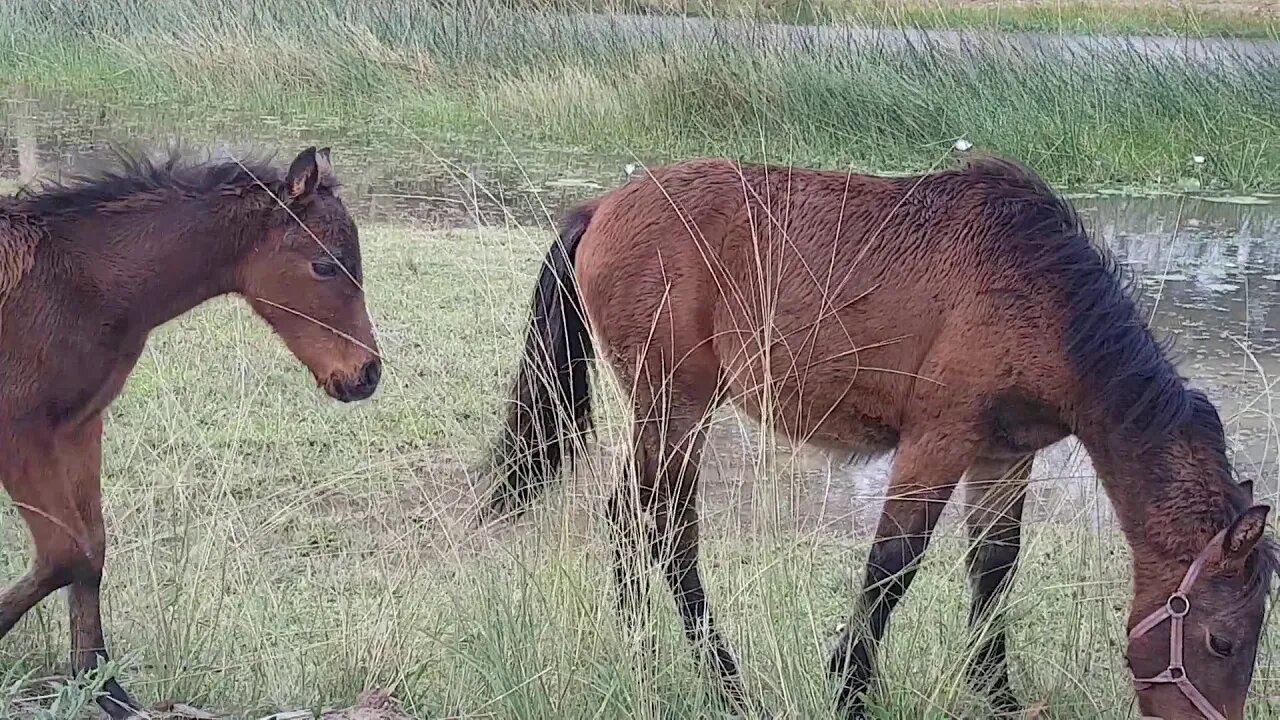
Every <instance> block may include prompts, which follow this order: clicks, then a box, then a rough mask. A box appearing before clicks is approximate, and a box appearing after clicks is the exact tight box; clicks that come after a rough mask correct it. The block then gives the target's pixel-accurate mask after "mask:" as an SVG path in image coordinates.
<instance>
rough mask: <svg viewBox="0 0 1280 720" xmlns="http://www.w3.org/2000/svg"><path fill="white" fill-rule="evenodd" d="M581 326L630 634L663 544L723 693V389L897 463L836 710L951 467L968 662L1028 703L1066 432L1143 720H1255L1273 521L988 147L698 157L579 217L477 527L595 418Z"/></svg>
mask: <svg viewBox="0 0 1280 720" xmlns="http://www.w3.org/2000/svg"><path fill="white" fill-rule="evenodd" d="M592 330H593V331H594V333H592V332H591V331H592ZM593 337H594V342H598V343H599V346H600V350H601V352H600V354H601V356H602V357H603V358H604V359H606V360H607V361H608V362H609V364H610V365H611V366H612V368H613V370H614V371H615V373H616V375H617V376H618V378H619V380H620V381H621V383H622V385H623V386H624V387H626V388H628V389H629V392H630V397H631V402H632V409H633V412H634V417H635V422H634V429H633V440H634V463H633V464H632V474H630V475H629V476H628V477H627V478H626V480H625V482H623V483H622V484H621V487H620V489H619V490H618V491H617V493H616V494H615V495H614V497H613V499H612V500H611V502H610V517H611V519H612V527H613V528H614V538H615V546H616V553H615V568H616V574H617V580H618V583H619V587H620V604H621V606H622V609H623V611H624V613H625V614H626V615H628V616H630V617H631V620H632V621H633V622H634V620H635V614H636V613H637V612H638V610H637V608H638V607H639V602H638V598H639V597H640V593H641V592H643V589H644V582H643V579H642V575H641V574H639V573H638V572H637V570H635V569H634V568H633V566H634V564H635V563H634V562H633V560H634V558H636V557H637V556H644V555H649V556H650V557H651V559H652V560H653V562H655V563H656V564H658V565H659V566H660V567H661V568H662V570H663V572H664V575H665V577H666V580H667V582H668V584H669V585H670V588H671V590H672V592H673V593H674V595H675V599H676V604H677V606H678V609H679V612H680V615H681V616H682V618H683V621H684V626H685V632H686V634H687V636H688V637H689V639H690V640H691V641H693V642H694V643H695V644H697V645H698V646H700V647H701V648H702V649H704V650H708V651H709V652H708V653H707V657H708V659H709V661H710V662H711V663H712V664H713V665H714V669H715V670H717V671H718V673H719V676H720V678H721V680H722V684H721V687H722V688H723V689H724V690H725V691H726V693H727V695H728V696H729V698H730V699H731V700H734V701H735V702H736V701H738V700H740V699H741V687H740V681H739V676H738V668H737V665H736V662H735V660H734V656H733V654H732V653H731V652H730V651H729V648H728V646H727V644H726V643H725V642H724V640H723V639H722V637H721V635H720V633H719V632H718V630H717V628H716V625H715V623H714V621H713V619H712V613H711V610H710V608H709V606H708V602H707V599H706V594H705V592H704V590H703V584H702V581H701V579H700V578H699V573H698V516H697V511H696V507H695V499H696V496H697V492H696V490H697V479H698V463H699V458H700V455H701V452H702V448H703V440H704V428H705V425H706V422H707V419H708V416H709V414H710V413H711V411H712V410H714V409H715V408H717V407H718V406H720V405H721V404H722V403H724V402H726V401H728V402H733V403H734V404H736V405H737V406H738V407H740V408H742V409H744V410H745V411H746V412H748V413H750V414H752V415H754V416H755V417H757V418H762V419H767V420H768V421H769V424H770V425H772V426H773V427H774V428H776V429H777V431H778V432H780V433H781V434H782V435H784V436H786V437H788V438H791V439H794V440H799V441H808V442H812V443H816V444H818V445H820V446H824V447H827V448H833V449H839V450H841V451H843V452H845V453H849V454H854V455H862V456H867V455H873V454H877V453H885V452H888V451H890V450H896V455H895V458H894V463H893V471H892V476H891V479H890V488H889V499H888V500H887V501H886V502H885V504H884V507H883V511H882V513H881V516H880V523H879V527H878V529H877V531H876V538H875V542H874V544H873V545H872V548H871V551H870V557H869V559H868V561H867V566H866V574H865V579H864V589H863V592H862V595H861V597H860V598H859V601H858V604H857V607H856V613H855V615H854V618H853V621H852V622H850V623H849V624H848V626H847V629H846V630H845V631H844V632H843V633H842V635H841V637H840V639H839V642H838V644H837V648H836V650H835V651H834V652H833V654H832V655H831V659H830V671H831V672H832V673H833V674H834V675H835V676H836V679H837V681H838V682H839V685H840V690H839V693H838V696H839V697H838V700H839V706H840V707H841V708H843V711H844V712H846V713H848V714H849V715H851V716H857V715H860V714H862V713H863V712H865V708H864V705H863V703H864V699H863V697H862V694H863V692H864V690H866V688H867V687H868V683H869V682H870V680H871V678H872V675H873V665H874V662H875V655H876V649H877V647H878V645H879V642H880V639H881V638H882V636H883V634H884V632H885V630H886V627H887V625H888V622H889V617H890V614H891V613H892V611H893V608H894V606H895V605H896V604H897V603H898V601H899V600H900V599H901V598H902V596H903V594H904V593H905V592H906V591H907V588H908V586H909V585H910V583H911V580H912V577H913V575H914V573H915V568H916V566H917V563H918V561H919V559H920V557H921V555H922V554H923V553H924V552H925V549H926V546H927V545H928V542H929V537H930V535H931V533H932V531H933V529H934V526H935V524H936V522H937V520H938V517H939V513H940V512H941V511H942V508H943V506H944V505H945V504H946V502H947V501H948V499H949V498H950V496H951V494H952V491H953V489H954V488H955V487H956V485H957V484H958V481H959V480H960V479H961V477H962V476H966V475H967V480H966V488H967V492H966V500H967V503H968V505H969V506H971V508H972V509H971V512H970V513H969V514H968V518H967V525H968V529H969V532H970V535H971V542H972V546H971V552H970V553H969V560H968V563H969V573H970V579H971V582H972V592H973V595H972V606H971V611H970V623H971V625H972V626H973V627H974V628H975V629H978V628H983V629H984V630H985V633H984V636H983V638H982V639H981V640H980V641H979V645H978V651H977V652H976V653H975V657H974V661H973V662H971V663H969V666H968V670H967V674H968V676H969V677H970V679H971V680H972V681H974V682H975V683H976V685H977V687H978V689H980V690H983V691H985V692H987V693H988V694H989V695H990V697H991V699H992V701H993V704H994V706H995V707H996V708H997V709H999V710H1001V711H1009V710H1014V709H1016V708H1017V707H1018V705H1019V703H1018V701H1017V699H1016V697H1015V694H1014V693H1013V691H1012V689H1011V687H1010V682H1009V674H1008V669H1007V662H1006V640H1005V631H1004V630H1003V624H1002V623H999V622H996V621H998V620H999V619H1000V614H1001V613H1000V610H1001V609H1002V603H1001V599H1002V596H1003V595H1004V593H1005V591H1006V590H1007V588H1008V586H1009V583H1010V580H1011V577H1012V575H1013V571H1014V568H1015V566H1016V564H1017V560H1018V552H1019V546H1020V535H1021V522H1022V511H1023V503H1024V498H1025V495H1026V488H1027V481H1028V477H1029V475H1030V472H1031V463H1032V458H1033V456H1034V455H1035V453H1036V452H1037V451H1038V450H1041V449H1042V448H1045V447H1046V446H1048V445H1050V444H1052V443H1055V442H1057V441H1059V440H1061V439H1063V438H1065V437H1066V436H1068V435H1072V434H1074V435H1075V436H1077V437H1078V438H1079V439H1080V440H1081V442H1082V443H1083V445H1084V446H1085V448H1086V449H1087V450H1088V452H1089V454H1090V456H1091V457H1092V459H1093V461H1094V464H1095V466H1096V467H1097V469H1098V472H1099V475H1100V476H1101V477H1102V479H1103V482H1104V483H1105V486H1106V490H1107V494H1108V496H1109V498H1110V499H1111V502H1112V504H1113V505H1114V506H1115V510H1116V513H1117V515H1118V517H1119V521H1120V524H1121V528H1122V530H1123V532H1124V535H1125V537H1126V538H1127V540H1128V543H1129V546H1130V548H1131V550H1132V559H1133V601H1132V603H1131V605H1130V615H1129V626H1130V627H1131V628H1132V629H1133V630H1132V634H1131V640H1130V642H1129V645H1128V650H1127V655H1128V661H1129V667H1130V669H1131V671H1132V672H1133V674H1134V682H1135V686H1136V689H1137V692H1138V696H1139V702H1140V705H1141V707H1142V710H1143V712H1145V713H1147V714H1155V715H1159V716H1161V717H1164V718H1197V717H1209V718H1221V717H1224V716H1225V717H1228V718H1239V717H1241V716H1242V713H1243V708H1244V702H1245V697H1246V693H1247V689H1248V687H1249V684H1250V681H1251V677H1252V674H1253V666H1254V659H1255V653H1256V649H1257V643H1258V638H1259V634H1260V630H1261V626H1262V621H1263V615H1264V609H1265V596H1266V592H1267V589H1268V587H1269V582H1270V577H1271V574H1272V570H1273V567H1274V565H1275V558H1276V553H1275V550H1274V547H1273V545H1272V544H1271V541H1270V540H1269V539H1266V538H1265V537H1264V530H1265V525H1266V518H1267V514H1268V511H1269V508H1268V507H1266V506H1264V505H1257V504H1254V502H1253V498H1252V489H1251V487H1250V486H1249V485H1248V484H1244V483H1242V484H1237V483H1236V482H1234V480H1233V476H1232V470H1231V466H1230V464H1229V462H1228V458H1227V453H1226V444H1225V440H1224V437H1223V428H1222V423H1221V420H1220V419H1219V416H1218V413H1217V411H1216V410H1215V408H1214V406H1213V405H1212V404H1211V403H1210V402H1209V400H1208V399H1207V398H1206V397H1205V396H1204V395H1203V394H1202V393H1201V392H1199V391H1197V390H1194V389H1191V388H1189V387H1188V386H1187V385H1186V383H1185V381H1184V380H1183V378H1181V377H1180V376H1179V375H1178V373H1177V372H1176V370H1175V368H1174V365H1173V364H1172V363H1171V362H1170V361H1169V359H1168V358H1167V356H1166V354H1165V352H1164V350H1163V348H1162V347H1161V346H1160V345H1159V344H1158V343H1157V342H1156V341H1155V340H1154V339H1153V337H1152V334H1151V332H1150V330H1149V329H1148V327H1147V326H1146V324H1145V323H1144V322H1143V319H1142V317H1141V316H1140V314H1139V312H1138V309H1137V308H1136V306H1135V303H1134V301H1133V300H1132V296H1131V293H1130V289H1129V287H1127V286H1126V284H1125V283H1124V282H1123V281H1122V276H1121V274H1120V272H1119V269H1118V267H1117V265H1116V264H1115V263H1114V262H1113V261H1112V260H1111V259H1110V258H1109V255H1107V254H1106V253H1105V252H1104V250H1102V249H1100V248H1098V247H1095V246H1094V245H1093V244H1092V243H1091V242H1090V240H1089V238H1088V237H1087V236H1086V234H1085V232H1084V229H1083V226H1082V224H1081V223H1080V221H1079V219H1078V218H1077V216H1076V214H1075V212H1074V211H1073V209H1072V208H1071V206H1070V205H1069V204H1068V203H1067V202H1066V201H1065V200H1064V199H1062V198H1060V197H1059V196H1057V195H1056V194H1055V193H1054V192H1053V191H1052V190H1051V189H1050V188H1049V187H1048V186H1047V185H1046V184H1045V183H1044V182H1043V181H1042V180H1040V179H1039V178H1038V177H1036V176H1035V175H1034V174H1033V173H1031V172H1030V171H1029V170H1027V169H1025V168H1022V167H1020V166H1018V165H1016V164H1014V163H1011V162H1008V161H1004V160H999V159H992V158H985V159H981V160H976V161H973V162H971V163H968V164H966V165H965V166H963V167H960V168H957V169H950V170H945V171H939V172H935V173H930V174H925V175H918V176H914V177H899V178H887V177H876V176H868V175H859V174H853V173H845V172H823V171H814V170H804V169H792V168H781V167H767V166H755V165H739V164H735V163H733V162H729V161H724V160H713V159H703V160H695V161H690V162H685V163H681V164H677V165H673V166H670V167H665V168H662V169H658V170H654V171H653V172H651V173H649V174H648V175H647V176H645V177H643V178H640V179H636V180H634V181H631V182H629V183H628V184H626V185H624V186H622V187H620V188H617V189H614V190H612V191H610V192H608V193H605V194H604V195H603V196H601V197H598V198H596V199H595V200H592V201H590V202H587V203H585V204H583V205H581V206H579V207H577V208H576V209H574V210H572V211H571V212H570V213H569V214H568V217H567V220H566V222H565V223H564V225H563V228H562V230H561V233H560V240H559V242H558V243H556V244H554V245H553V246H552V248H551V250H550V252H549V254H548V256H547V259H546V262H545V264H544V266H543V268H542V271H541V275H540V277H539V279H538V283H537V287H536V289H535V291H534V294H533V308H532V317H531V324H530V328H529V332H528V336H527V340H526V345H525V351H524V357H523V360H522V363H521V365H520V368H519V372H518V374H517V376H516V379H515V383H514V388H513V391H512V398H511V403H510V405H509V411H508V417H507V422H506V426H505V429H504V432H503V434H502V436H501V437H500V438H499V441H498V443H497V445H496V446H495V448H494V460H495V463H496V470H497V471H498V472H499V473H500V476H499V480H498V483H497V484H496V486H495V488H494V491H493V494H492V495H491V497H490V499H489V504H488V510H489V513H490V516H491V517H493V516H501V515H503V514H513V513H518V512H519V511H520V510H521V509H522V508H524V507H525V506H526V505H527V504H528V503H529V502H531V501H532V499H533V498H534V497H535V496H536V495H537V493H538V492H539V491H540V490H542V489H543V488H544V487H546V485H547V484H548V482H549V481H551V480H552V479H553V477H554V476H555V475H556V474H557V472H558V470H559V468H560V465H561V464H562V460H565V459H571V458H572V457H573V453H574V451H575V447H576V446H577V445H578V443H579V441H580V440H582V439H583V433H585V432H586V431H588V430H589V426H590V421H591V420H590V412H591V403H590V395H589V385H588V382H587V380H588V373H587V370H588V361H589V360H591V359H592V357H593V354H594V351H593ZM1144 619H1145V620H1144ZM988 625H991V626H992V627H994V628H995V629H994V630H991V628H989V627H987V626H988Z"/></svg>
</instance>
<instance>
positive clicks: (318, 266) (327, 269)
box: [311, 262, 338, 278]
mask: <svg viewBox="0 0 1280 720" xmlns="http://www.w3.org/2000/svg"><path fill="white" fill-rule="evenodd" d="M311 272H313V273H315V274H316V277H322V278H329V277H333V276H334V275H337V274H338V266H337V265H334V264H333V263H327V262H314V263H311Z"/></svg>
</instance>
